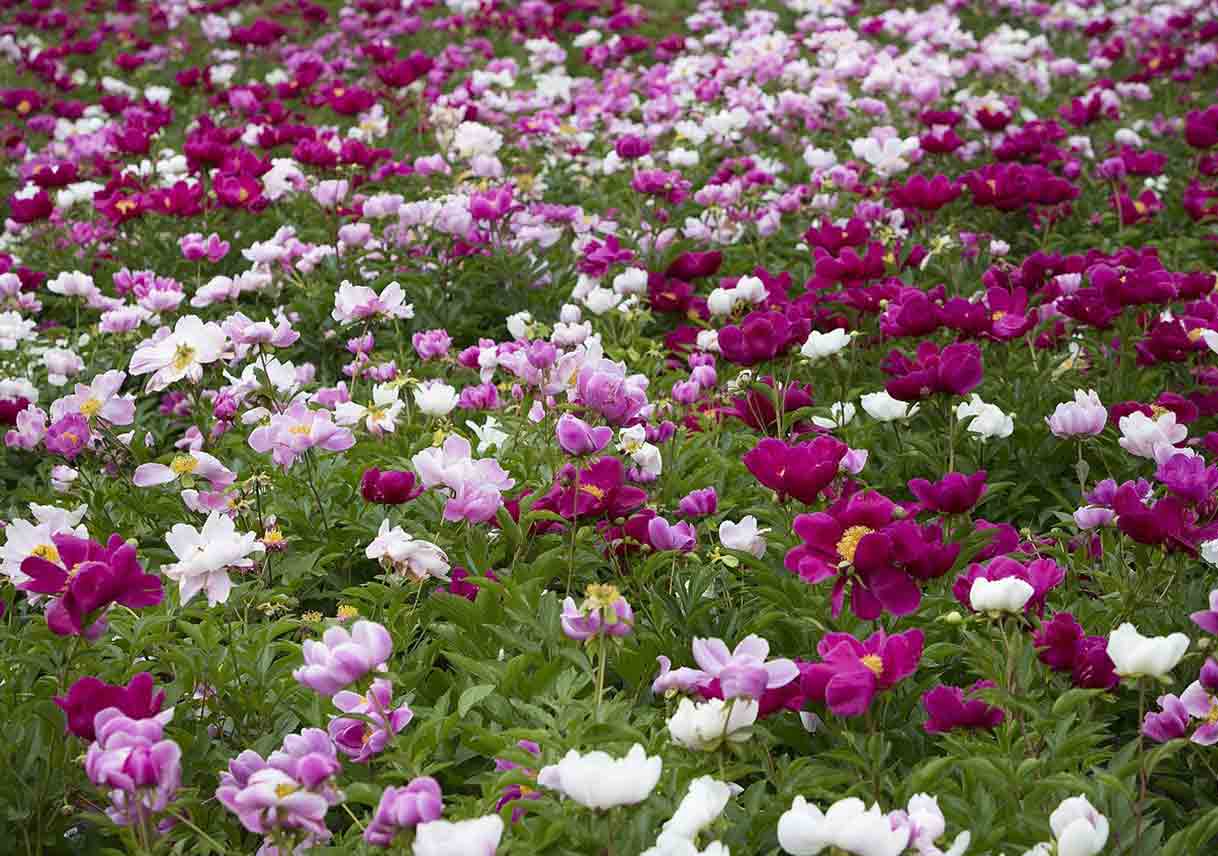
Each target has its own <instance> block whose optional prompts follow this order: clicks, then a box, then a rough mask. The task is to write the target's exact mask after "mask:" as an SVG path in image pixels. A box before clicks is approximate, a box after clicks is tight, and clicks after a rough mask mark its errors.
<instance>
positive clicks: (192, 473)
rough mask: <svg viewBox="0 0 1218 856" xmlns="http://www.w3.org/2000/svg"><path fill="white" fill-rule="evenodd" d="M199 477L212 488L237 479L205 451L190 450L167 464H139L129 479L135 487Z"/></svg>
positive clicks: (221, 487)
mask: <svg viewBox="0 0 1218 856" xmlns="http://www.w3.org/2000/svg"><path fill="white" fill-rule="evenodd" d="M187 477H191V478H201V479H206V480H207V481H208V482H210V483H211V487H212V490H222V489H223V488H226V487H228V486H229V485H230V484H232V483H233V482H235V481H236V480H237V474H236V473H234V472H233V471H232V470H230V469H229V468H228V467H226V466H224V464H222V463H220V461H219V460H218V459H217V458H216V457H215V456H214V455H209V454H208V453H207V452H198V451H191V452H188V453H186V454H185V455H178V456H177V457H175V458H174V459H173V460H172V461H170V462H169V464H168V466H167V465H165V464H140V465H139V466H138V467H136V468H135V474H134V475H133V476H132V478H131V481H132V483H134V484H135V486H136V487H153V486H155V485H162V484H168V483H169V482H171V481H174V480H175V479H179V478H187Z"/></svg>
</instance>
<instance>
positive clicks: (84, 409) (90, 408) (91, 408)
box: [80, 398, 102, 419]
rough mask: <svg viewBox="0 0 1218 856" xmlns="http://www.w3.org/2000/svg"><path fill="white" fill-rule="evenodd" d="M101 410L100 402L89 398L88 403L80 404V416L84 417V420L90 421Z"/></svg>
mask: <svg viewBox="0 0 1218 856" xmlns="http://www.w3.org/2000/svg"><path fill="white" fill-rule="evenodd" d="M101 409H102V403H101V402H100V401H98V400H97V399H96V398H90V399H89V400H88V401H86V402H85V403H84V404H82V405H81V406H80V415H81V416H83V417H85V418H86V419H92V418H93V417H94V416H96V415H97V414H98V413H100V412H101Z"/></svg>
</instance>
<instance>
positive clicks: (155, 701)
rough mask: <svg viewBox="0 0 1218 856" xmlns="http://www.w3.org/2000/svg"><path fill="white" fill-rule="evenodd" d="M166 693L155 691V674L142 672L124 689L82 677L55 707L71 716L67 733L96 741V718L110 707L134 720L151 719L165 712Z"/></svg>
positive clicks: (90, 677) (59, 699)
mask: <svg viewBox="0 0 1218 856" xmlns="http://www.w3.org/2000/svg"><path fill="white" fill-rule="evenodd" d="M164 703H165V692H164V690H161V691H158V692H156V693H154V692H153V687H152V675H150V674H148V673H147V672H140V673H139V674H138V675H136V676H135V677H133V678H132V679H131V680H130V681H128V682H127V685H126V686H125V687H124V686H115V685H112V684H107V683H106V682H105V681H101V680H98V679H97V678H94V677H92V676H87V677H83V678H80V679H79V680H78V681H76V683H74V684H72V686H71V687H69V688H68V693H67V695H62V696H55V704H57V705H59V707H60V708H61V709H62V710H63V712H64V714H65V715H66V716H67V730H68V731H70V732H72V733H73V734H75V735H76V736H77V737H79V738H81V739H82V740H96V739H97V734H96V732H95V731H94V718H95V717H96V716H97V714H98V713H99V712H101V711H103V710H105V709H106V708H111V707H112V708H117V709H118V710H119V711H120V712H121V713H122V714H123V715H124V716H127V717H130V718H131V719H149V718H151V717H154V716H156V715H157V714H158V713H160V711H161V706H162V705H163V704H164Z"/></svg>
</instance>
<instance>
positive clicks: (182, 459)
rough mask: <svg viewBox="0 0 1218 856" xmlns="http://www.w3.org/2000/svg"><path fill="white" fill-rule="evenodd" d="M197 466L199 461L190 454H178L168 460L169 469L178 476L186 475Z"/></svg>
mask: <svg viewBox="0 0 1218 856" xmlns="http://www.w3.org/2000/svg"><path fill="white" fill-rule="evenodd" d="M198 468H199V462H198V461H196V460H195V459H194V458H192V457H191V456H190V455H178V456H177V457H176V458H174V459H173V460H172V461H170V462H169V469H171V470H173V471H174V473H175V474H176V475H179V476H188V475H190V474H191V473H193V472H194V471H195V470H197V469H198Z"/></svg>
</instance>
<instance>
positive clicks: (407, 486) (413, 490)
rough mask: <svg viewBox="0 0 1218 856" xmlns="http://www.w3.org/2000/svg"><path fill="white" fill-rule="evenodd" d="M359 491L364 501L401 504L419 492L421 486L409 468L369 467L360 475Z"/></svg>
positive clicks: (421, 490) (421, 489)
mask: <svg viewBox="0 0 1218 856" xmlns="http://www.w3.org/2000/svg"><path fill="white" fill-rule="evenodd" d="M359 492H360V496H362V497H363V498H364V500H365V501H366V502H375V503H379V504H381V505H401V504H402V503H404V502H410V500H412V499H414V498H415V497H417V496H418V495H419V494H421V493H422V492H423V487H422V485H418V484H416V483H415V475H414V473H412V472H410V471H409V470H378V469H377V468H376V467H369V468H368V469H366V470H364V474H363V475H362V476H361V477H360V480H359Z"/></svg>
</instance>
